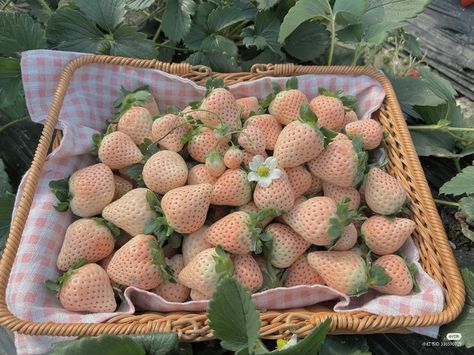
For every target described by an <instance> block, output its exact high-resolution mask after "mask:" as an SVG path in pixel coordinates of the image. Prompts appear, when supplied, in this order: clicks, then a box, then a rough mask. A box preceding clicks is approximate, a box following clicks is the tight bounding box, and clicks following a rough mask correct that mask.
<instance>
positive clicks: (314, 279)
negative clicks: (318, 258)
mask: <svg viewBox="0 0 474 355" xmlns="http://www.w3.org/2000/svg"><path fill="white" fill-rule="evenodd" d="M300 285H324V280H323V279H322V277H321V276H320V275H319V274H318V272H317V271H316V270H315V269H313V268H312V267H311V266H310V265H309V263H308V254H303V255H301V256H300V257H299V258H298V259H297V260H295V262H294V263H293V264H291V266H290V267H289V268H288V274H287V276H286V279H285V284H284V286H285V287H293V286H300Z"/></svg>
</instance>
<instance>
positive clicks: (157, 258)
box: [107, 234, 170, 290]
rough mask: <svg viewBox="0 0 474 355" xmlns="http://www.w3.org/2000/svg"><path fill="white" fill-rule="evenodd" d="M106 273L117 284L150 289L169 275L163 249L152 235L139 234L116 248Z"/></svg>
mask: <svg viewBox="0 0 474 355" xmlns="http://www.w3.org/2000/svg"><path fill="white" fill-rule="evenodd" d="M107 274H108V275H109V277H110V279H111V280H112V281H115V282H116V283H118V284H119V285H124V286H134V287H137V288H141V289H143V290H151V289H153V288H155V287H157V286H158V285H160V284H161V283H162V282H163V281H164V280H166V279H168V278H169V277H170V274H169V272H168V271H167V268H166V264H165V256H164V254H163V250H162V249H161V247H160V246H159V244H158V241H157V240H156V238H155V237H154V236H152V235H145V234H139V235H137V236H135V237H133V238H132V239H130V240H129V241H128V242H127V243H126V244H125V245H124V246H123V247H121V248H120V249H119V250H117V251H116V252H115V254H114V256H113V257H112V260H110V263H109V265H108V266H107Z"/></svg>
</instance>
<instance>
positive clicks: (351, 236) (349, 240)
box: [331, 223, 357, 251]
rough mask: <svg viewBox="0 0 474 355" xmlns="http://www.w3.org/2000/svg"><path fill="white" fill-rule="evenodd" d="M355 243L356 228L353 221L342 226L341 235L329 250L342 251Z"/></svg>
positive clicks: (350, 247)
mask: <svg viewBox="0 0 474 355" xmlns="http://www.w3.org/2000/svg"><path fill="white" fill-rule="evenodd" d="M356 243H357V229H356V227H355V225H354V223H351V224H349V225H348V226H346V228H344V231H343V232H342V235H341V237H340V238H339V239H338V240H337V242H336V243H335V244H334V246H333V247H332V248H331V250H337V251H343V250H350V249H352V247H354V245H355V244H356Z"/></svg>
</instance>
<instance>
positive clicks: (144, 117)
mask: <svg viewBox="0 0 474 355" xmlns="http://www.w3.org/2000/svg"><path fill="white" fill-rule="evenodd" d="M152 124H153V118H152V115H151V114H150V112H149V111H148V110H147V109H146V108H143V107H140V106H134V107H131V108H129V109H128V110H127V111H125V112H124V113H123V114H122V115H121V116H120V118H119V120H118V124H117V131H118V132H122V133H125V134H126V135H127V136H129V137H130V138H131V139H132V141H133V142H134V143H135V144H141V143H143V141H144V140H145V138H147V139H150V138H151V127H152Z"/></svg>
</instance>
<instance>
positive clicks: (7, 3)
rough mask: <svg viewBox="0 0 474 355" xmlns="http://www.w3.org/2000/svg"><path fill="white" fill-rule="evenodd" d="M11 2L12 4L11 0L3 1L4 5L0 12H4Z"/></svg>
mask: <svg viewBox="0 0 474 355" xmlns="http://www.w3.org/2000/svg"><path fill="white" fill-rule="evenodd" d="M11 2H12V0H7V1H5V4H3V5H2V7H1V8H0V11H3V10H5V9H6V8H7V6H8V5H10V3H11Z"/></svg>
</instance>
